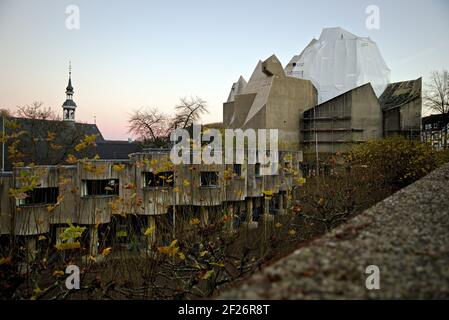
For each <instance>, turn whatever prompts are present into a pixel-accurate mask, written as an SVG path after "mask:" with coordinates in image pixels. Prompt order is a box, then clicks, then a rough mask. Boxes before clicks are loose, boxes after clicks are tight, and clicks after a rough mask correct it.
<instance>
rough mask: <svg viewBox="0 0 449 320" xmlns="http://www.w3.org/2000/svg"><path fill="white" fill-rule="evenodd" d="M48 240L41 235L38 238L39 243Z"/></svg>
mask: <svg viewBox="0 0 449 320" xmlns="http://www.w3.org/2000/svg"><path fill="white" fill-rule="evenodd" d="M46 239H47V237H46V236H42V235H40V236H39V237H38V238H37V240H38V241H42V240H46Z"/></svg>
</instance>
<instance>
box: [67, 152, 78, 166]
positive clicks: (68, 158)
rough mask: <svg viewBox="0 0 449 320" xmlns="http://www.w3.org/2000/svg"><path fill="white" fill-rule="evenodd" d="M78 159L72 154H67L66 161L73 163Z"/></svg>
mask: <svg viewBox="0 0 449 320" xmlns="http://www.w3.org/2000/svg"><path fill="white" fill-rule="evenodd" d="M77 161H78V159H77V157H75V156H74V155H73V154H69V155H68V156H67V159H66V162H67V163H69V164H75V163H76V162H77Z"/></svg>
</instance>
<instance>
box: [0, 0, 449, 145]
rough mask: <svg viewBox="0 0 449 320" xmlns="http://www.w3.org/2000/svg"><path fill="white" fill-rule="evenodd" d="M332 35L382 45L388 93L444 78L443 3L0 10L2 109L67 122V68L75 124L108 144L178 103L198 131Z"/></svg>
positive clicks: (33, 1) (167, 3) (345, 0)
mask: <svg viewBox="0 0 449 320" xmlns="http://www.w3.org/2000/svg"><path fill="white" fill-rule="evenodd" d="M69 5H76V6H77V7H78V8H79V22H80V24H79V29H69V28H67V26H66V20H67V18H68V14H66V8H67V6H69ZM369 5H376V6H377V7H378V8H379V22H380V23H379V29H368V28H367V27H366V24H365V21H366V19H367V17H368V15H369V14H367V13H366V8H367V6H369ZM70 21H73V20H70ZM337 26H339V27H342V28H344V29H346V30H348V31H350V32H351V33H354V34H356V35H358V36H367V37H370V38H371V39H372V40H373V41H375V42H376V43H377V45H378V47H379V49H380V52H381V53H382V56H383V58H384V60H385V61H386V63H387V65H388V66H389V68H390V69H391V80H392V81H393V82H394V81H402V80H409V79H416V78H418V77H421V76H422V77H423V78H424V80H427V79H428V78H429V75H430V72H431V71H433V70H441V69H442V68H446V69H449V1H448V0H422V1H417V0H385V1H381V0H369V1H364V0H333V1H332V0H329V1H323V0H315V1H309V0H307V1H299V0H296V1H294V0H276V1H262V0H259V1H254V0H247V1H241V0H240V1H211V0H188V1H187V0H179V1H173V0H164V1H155V0H153V1H149V0H148V1H139V0H128V1H125V0H109V1H107V0H79V1H76V0H71V1H65V0H27V1H25V0H0V108H9V109H10V110H15V109H16V107H17V106H20V105H26V104H31V103H32V102H33V101H42V102H44V105H45V106H46V107H51V108H52V109H53V110H54V111H55V112H57V113H58V114H61V115H62V108H61V105H62V103H63V102H64V100H65V87H66V86H67V79H68V65H69V61H71V62H72V69H73V70H72V84H73V86H74V88H75V94H74V100H75V102H76V103H77V105H78V108H77V111H76V119H77V121H80V122H87V123H93V122H94V118H95V119H96V124H97V125H98V127H99V129H100V130H101V131H102V133H103V136H104V137H105V138H106V139H127V138H129V137H131V135H130V134H129V133H128V132H127V131H128V122H127V121H128V118H129V115H130V114H131V113H132V111H133V110H137V109H142V108H146V107H157V108H158V109H159V110H160V111H162V112H165V113H167V114H172V113H173V109H174V106H175V105H176V104H177V102H178V101H179V99H180V98H182V97H189V96H199V97H201V98H202V99H204V100H206V101H207V102H208V106H209V111H210V112H209V114H207V115H205V116H203V118H202V122H204V123H207V122H217V121H221V120H222V103H223V102H224V101H226V99H227V96H228V94H229V91H230V88H231V85H232V83H233V82H235V81H237V79H238V78H239V76H240V75H243V76H244V77H245V78H246V79H248V78H249V77H250V75H251V73H252V71H253V69H254V67H255V66H256V64H257V62H258V61H259V60H264V59H265V58H268V57H269V56H270V55H272V54H276V56H277V57H278V58H279V60H280V61H281V62H282V63H283V65H284V66H285V64H287V63H288V61H289V60H290V59H291V57H292V56H293V55H295V54H298V53H299V52H300V51H301V50H302V49H303V48H304V47H305V46H306V45H307V44H308V43H309V42H310V40H311V39H312V38H314V37H315V38H318V37H319V35H320V33H321V30H322V28H324V27H337Z"/></svg>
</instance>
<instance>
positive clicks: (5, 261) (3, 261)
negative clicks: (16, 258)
mask: <svg viewBox="0 0 449 320" xmlns="http://www.w3.org/2000/svg"><path fill="white" fill-rule="evenodd" d="M11 261H12V260H11V257H4V258H0V266H2V265H4V264H11Z"/></svg>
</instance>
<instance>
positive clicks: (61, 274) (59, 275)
mask: <svg viewBox="0 0 449 320" xmlns="http://www.w3.org/2000/svg"><path fill="white" fill-rule="evenodd" d="M64 274H65V273H64V271H61V270H56V271H55V272H53V276H55V277H61V276H63V275H64Z"/></svg>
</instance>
